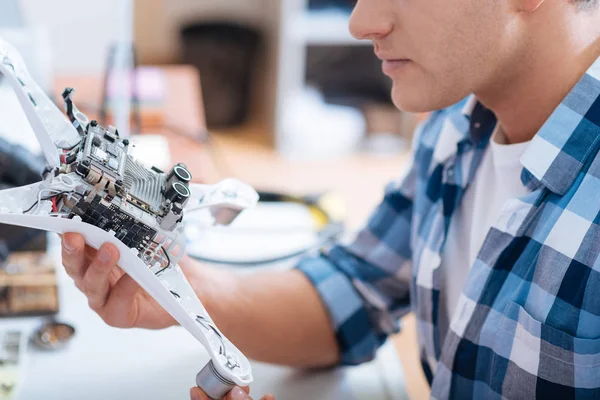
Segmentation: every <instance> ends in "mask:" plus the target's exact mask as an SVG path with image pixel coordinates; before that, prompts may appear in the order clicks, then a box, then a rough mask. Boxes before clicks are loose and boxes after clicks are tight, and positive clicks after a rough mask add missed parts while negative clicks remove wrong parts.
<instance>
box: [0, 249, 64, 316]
mask: <svg viewBox="0 0 600 400" xmlns="http://www.w3.org/2000/svg"><path fill="white" fill-rule="evenodd" d="M57 312H58V288H57V279H56V269H55V263H54V260H53V259H52V258H50V257H49V256H48V255H47V254H46V253H45V252H16V253H12V254H11V255H10V256H9V257H8V259H7V260H6V261H5V262H4V263H2V264H0V316H2V317H7V316H15V315H45V314H54V313H57Z"/></svg>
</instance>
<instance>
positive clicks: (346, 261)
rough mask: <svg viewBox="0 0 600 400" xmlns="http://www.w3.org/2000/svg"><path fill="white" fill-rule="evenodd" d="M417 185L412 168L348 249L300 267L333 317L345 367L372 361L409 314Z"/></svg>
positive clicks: (390, 189) (338, 247)
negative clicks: (413, 220) (412, 238)
mask: <svg viewBox="0 0 600 400" xmlns="http://www.w3.org/2000/svg"><path fill="white" fill-rule="evenodd" d="M415 184H416V172H415V167H414V164H413V165H412V166H411V168H410V169H409V171H408V173H407V175H406V176H405V177H404V178H403V179H401V180H400V181H398V182H395V183H392V184H390V185H388V186H387V187H386V191H385V196H384V199H383V201H382V202H381V203H380V204H379V206H378V207H377V208H376V209H375V211H374V212H373V214H372V215H371V217H370V219H369V221H368V223H367V225H366V227H365V228H364V229H362V230H361V231H360V232H359V233H358V235H357V236H356V238H355V239H354V241H353V242H352V243H351V244H350V245H347V246H342V245H336V246H334V247H332V248H331V249H330V250H328V251H323V252H322V253H321V255H320V256H319V257H315V258H307V259H304V260H302V261H301V262H300V263H299V265H298V269H299V270H301V271H302V272H303V273H304V274H305V275H306V276H307V277H308V279H309V280H310V281H311V282H312V283H313V285H314V286H315V288H316V289H317V291H318V293H319V295H320V296H321V299H322V301H323V303H324V305H325V308H326V309H327V311H328V313H329V317H330V320H331V322H332V325H333V327H334V329H335V332H336V339H337V342H338V345H339V348H340V352H341V355H340V362H341V363H342V364H345V365H356V364H360V363H362V362H365V361H369V360H371V359H373V357H374V356H375V352H376V350H377V349H378V347H379V346H380V345H381V344H382V343H383V342H384V341H385V339H386V338H387V336H388V335H390V334H393V333H396V332H398V331H399V328H400V326H399V319H400V317H402V316H403V315H405V314H406V313H408V312H409V311H410V295H409V288H410V282H411V279H412V277H411V276H412V275H411V273H412V268H411V259H412V250H411V244H410V243H411V242H410V240H411V239H410V237H411V222H412V215H413V198H414V191H415Z"/></svg>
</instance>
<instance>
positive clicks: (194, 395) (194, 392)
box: [190, 387, 210, 400]
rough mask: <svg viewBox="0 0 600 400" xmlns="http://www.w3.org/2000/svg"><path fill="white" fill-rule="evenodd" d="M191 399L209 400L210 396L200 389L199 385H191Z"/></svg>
mask: <svg viewBox="0 0 600 400" xmlns="http://www.w3.org/2000/svg"><path fill="white" fill-rule="evenodd" d="M190 399H191V400H210V398H209V397H208V396H207V395H206V394H205V393H204V392H203V391H202V390H200V388H199V387H193V388H191V389H190Z"/></svg>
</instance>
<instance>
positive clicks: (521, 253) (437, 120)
mask: <svg viewBox="0 0 600 400" xmlns="http://www.w3.org/2000/svg"><path fill="white" fill-rule="evenodd" d="M495 124H496V118H495V116H494V115H493V113H492V112H491V111H489V110H488V109H486V108H485V107H484V106H483V105H481V103H479V102H477V100H476V99H475V98H474V97H471V98H470V99H467V100H465V101H463V102H462V103H460V104H457V105H455V106H453V107H450V108H448V109H445V110H441V111H437V112H435V113H433V114H432V115H431V117H430V118H429V119H428V120H427V121H425V122H424V123H423V124H422V125H421V126H420V127H419V130H418V132H417V136H416V137H417V138H418V139H417V142H416V147H415V154H414V161H413V164H412V166H411V168H410V170H409V172H408V174H407V176H406V177H405V178H404V179H402V180H401V182H400V183H397V184H392V185H390V186H389V187H388V188H387V189H386V193H385V197H384V199H383V202H382V203H381V204H380V205H379V206H378V208H377V209H376V210H375V212H374V214H373V215H372V217H371V218H370V220H369V222H368V224H367V226H366V228H365V229H363V230H362V231H361V232H360V233H359V234H358V236H357V238H356V239H355V240H354V242H353V243H352V244H350V245H349V246H339V245H338V246H335V247H333V248H331V249H330V250H328V251H326V252H324V253H323V254H322V255H321V256H320V257H318V258H309V259H306V260H303V261H302V262H301V263H300V264H299V266H298V268H300V270H302V271H303V272H304V273H305V274H306V275H307V276H308V277H309V279H310V280H311V281H312V282H313V284H314V285H315V287H316V288H317V290H318V292H319V294H320V295H321V297H322V300H323V302H324V304H325V305H326V307H327V309H328V311H329V315H330V318H331V321H332V323H333V325H334V327H335V330H336V337H337V341H338V343H339V346H340V349H341V361H342V363H344V364H357V363H361V362H363V361H367V360H369V359H371V358H372V357H373V355H374V352H375V350H376V349H377V348H378V346H379V345H380V344H381V343H382V342H383V341H384V340H385V338H386V337H387V336H388V335H390V334H392V333H395V332H397V331H398V329H399V324H398V321H399V319H400V317H402V316H403V315H405V314H406V313H408V312H410V311H414V312H415V314H416V316H417V330H418V335H417V336H418V338H419V341H420V343H419V347H420V352H421V358H422V364H423V368H424V371H425V374H426V375H427V377H428V379H429V381H430V383H431V385H432V396H433V397H434V398H437V399H448V398H460V399H463V398H477V399H500V398H509V399H530V398H534V397H536V396H537V397H540V398H557V399H567V398H586V399H590V398H600V257H599V256H600V153H599V151H600V58H599V59H598V60H596V62H595V63H594V65H593V66H592V67H591V68H590V69H589V70H588V71H587V73H586V74H585V76H583V78H582V79H581V80H580V81H579V83H578V84H577V85H576V86H575V87H574V88H573V89H572V90H571V92H570V93H569V95H568V96H567V97H566V98H565V99H564V100H563V102H562V103H561V104H560V105H559V106H558V107H557V108H556V110H555V111H554V113H553V114H552V116H551V117H550V118H549V119H548V121H547V122H546V123H545V124H544V126H543V127H542V128H541V129H540V131H539V132H538V133H537V135H536V136H535V137H534V138H533V140H532V141H531V143H530V145H529V147H528V148H527V150H526V152H525V154H524V155H523V157H522V159H521V161H522V164H523V167H524V168H523V172H522V181H523V184H524V185H526V187H527V188H529V189H530V193H528V194H527V195H525V196H523V197H521V198H515V199H512V200H509V201H508V202H506V203H505V204H504V207H503V208H502V210H501V213H500V217H499V219H498V220H497V221H496V222H495V224H494V225H493V226H492V228H491V229H490V231H489V232H488V234H487V237H486V238H485V241H484V243H483V245H482V247H481V250H480V252H479V254H478V256H477V260H476V261H475V263H474V265H473V266H472V268H471V271H470V273H469V276H468V278H467V282H466V284H465V287H464V289H463V292H462V295H461V296H460V299H459V301H458V306H457V307H456V311H455V314H454V315H453V316H452V319H451V320H450V318H449V316H448V315H447V312H446V310H445V307H442V306H440V290H443V287H442V282H443V281H442V279H441V276H442V275H441V270H442V269H443V268H450V267H451V266H446V265H445V264H444V265H443V264H442V263H441V254H442V249H443V248H444V243H445V242H446V234H447V232H448V227H449V225H450V220H451V218H452V217H453V215H454V214H455V211H456V210H457V208H458V207H460V205H461V199H462V198H463V195H464V193H465V191H466V190H467V189H468V187H469V184H470V183H471V182H472V181H473V178H474V176H475V172H476V170H477V168H478V166H479V164H480V162H481V159H482V157H483V154H484V152H485V149H486V147H487V146H488V144H489V140H490V136H491V134H492V131H493V129H494V126H495ZM444 272H445V274H446V275H447V276H451V274H452V271H450V270H449V271H444Z"/></svg>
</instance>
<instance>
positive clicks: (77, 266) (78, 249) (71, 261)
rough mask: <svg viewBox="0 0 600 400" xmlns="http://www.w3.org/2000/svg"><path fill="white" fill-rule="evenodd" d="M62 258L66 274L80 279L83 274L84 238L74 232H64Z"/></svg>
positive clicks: (84, 263) (74, 278)
mask: <svg viewBox="0 0 600 400" xmlns="http://www.w3.org/2000/svg"><path fill="white" fill-rule="evenodd" d="M62 259H63V265H64V266H65V270H66V271H67V274H68V275H69V276H70V277H71V278H73V280H75V282H78V281H80V280H81V279H82V278H83V275H84V274H85V270H86V268H85V266H86V260H85V240H84V239H83V236H81V235H78V234H76V233H65V234H64V235H63V237H62Z"/></svg>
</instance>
